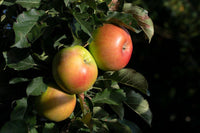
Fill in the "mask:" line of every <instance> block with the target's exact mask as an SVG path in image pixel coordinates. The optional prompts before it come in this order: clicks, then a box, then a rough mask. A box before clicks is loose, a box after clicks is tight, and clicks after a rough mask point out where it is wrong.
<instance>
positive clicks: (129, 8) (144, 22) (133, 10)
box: [123, 3, 154, 43]
mask: <svg viewBox="0 0 200 133" xmlns="http://www.w3.org/2000/svg"><path fill="white" fill-rule="evenodd" d="M123 9H124V10H123V11H124V12H125V13H130V14H132V15H133V17H134V18H135V19H136V20H137V22H138V24H139V26H140V27H141V28H142V30H143V31H144V33H145V34H146V36H147V37H148V39H149V43H150V41H151V38H152V37H153V35H154V26H153V21H152V20H151V18H150V17H149V16H148V11H147V10H145V9H143V8H141V7H139V6H135V5H132V4H131V3H125V4H124V7H123Z"/></svg>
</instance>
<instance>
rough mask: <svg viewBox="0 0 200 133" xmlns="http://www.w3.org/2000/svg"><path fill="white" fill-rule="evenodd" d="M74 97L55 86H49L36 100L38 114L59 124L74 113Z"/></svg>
mask: <svg viewBox="0 0 200 133" xmlns="http://www.w3.org/2000/svg"><path fill="white" fill-rule="evenodd" d="M75 105H76V95H74V94H73V95H70V94H67V93H65V92H63V91H62V90H60V89H59V87H57V86H55V85H50V86H48V87H47V90H46V91H45V92H44V93H42V94H41V95H40V96H38V97H37V98H36V109H37V111H38V113H39V114H40V115H42V116H44V117H46V118H47V119H49V120H52V121H55V122H59V121H62V120H65V119H67V118H68V117H69V116H70V115H71V114H72V112H73V111H74V108H75Z"/></svg>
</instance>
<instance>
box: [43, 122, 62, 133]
mask: <svg viewBox="0 0 200 133" xmlns="http://www.w3.org/2000/svg"><path fill="white" fill-rule="evenodd" d="M42 133H59V130H58V128H57V127H56V125H55V123H45V126H44V128H43V131H42Z"/></svg>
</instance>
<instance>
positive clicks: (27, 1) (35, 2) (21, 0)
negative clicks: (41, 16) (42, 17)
mask: <svg viewBox="0 0 200 133" xmlns="http://www.w3.org/2000/svg"><path fill="white" fill-rule="evenodd" d="M40 1H41V0H17V1H16V3H17V4H20V5H21V6H22V7H24V8H26V9H27V10H28V9H31V8H38V7H39V6H40Z"/></svg>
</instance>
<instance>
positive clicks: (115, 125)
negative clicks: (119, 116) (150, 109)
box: [106, 121, 132, 133]
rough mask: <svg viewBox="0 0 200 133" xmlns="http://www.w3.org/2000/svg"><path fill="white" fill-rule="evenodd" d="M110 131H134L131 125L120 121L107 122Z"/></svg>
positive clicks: (130, 132)
mask: <svg viewBox="0 0 200 133" xmlns="http://www.w3.org/2000/svg"><path fill="white" fill-rule="evenodd" d="M106 124H107V125H108V128H109V130H110V131H112V132H114V133H132V131H131V129H130V127H129V126H127V125H125V124H123V123H120V122H119V121H109V122H106Z"/></svg>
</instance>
